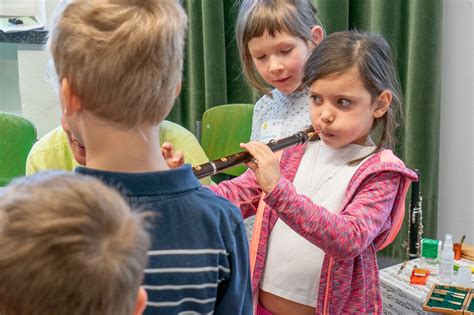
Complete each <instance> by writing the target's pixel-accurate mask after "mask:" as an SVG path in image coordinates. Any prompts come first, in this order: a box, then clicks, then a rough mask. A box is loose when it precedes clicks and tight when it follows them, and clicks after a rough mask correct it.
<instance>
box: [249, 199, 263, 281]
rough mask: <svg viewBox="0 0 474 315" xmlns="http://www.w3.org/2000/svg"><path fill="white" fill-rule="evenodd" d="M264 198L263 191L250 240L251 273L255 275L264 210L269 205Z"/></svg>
mask: <svg viewBox="0 0 474 315" xmlns="http://www.w3.org/2000/svg"><path fill="white" fill-rule="evenodd" d="M263 198H265V193H262V196H261V197H260V201H259V203H258V208H257V213H256V214H255V222H254V224H253V233H252V240H251V241H250V253H249V254H250V275H251V276H252V277H253V270H254V268H255V262H256V261H257V252H258V243H259V240H260V233H261V231H262V221H263V210H265V206H266V205H267V204H266V203H265V202H264V201H263Z"/></svg>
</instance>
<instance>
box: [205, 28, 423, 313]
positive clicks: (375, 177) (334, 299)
mask: <svg viewBox="0 0 474 315" xmlns="http://www.w3.org/2000/svg"><path fill="white" fill-rule="evenodd" d="M303 83H304V85H305V87H306V88H307V91H308V95H309V103H310V105H309V111H310V118H311V123H312V126H313V128H314V129H315V130H316V131H317V133H318V135H319V138H320V139H319V140H317V141H312V142H310V143H308V144H306V145H301V146H297V147H294V148H290V149H287V150H285V151H284V152H283V155H282V157H281V162H280V163H279V160H278V158H277V157H276V155H275V154H274V153H273V152H271V150H270V149H269V148H268V147H267V146H266V145H265V144H263V143H260V142H249V143H247V144H242V145H241V147H242V148H244V149H246V150H248V151H249V152H250V153H251V154H252V156H253V157H254V161H252V162H249V163H248V166H249V167H250V168H251V170H249V171H247V172H246V173H244V174H243V175H241V176H240V177H238V178H236V179H233V180H231V181H226V182H222V183H220V184H219V185H217V186H211V189H212V190H213V191H215V192H216V193H217V194H219V195H221V196H224V197H225V198H227V199H229V200H231V201H232V202H233V203H234V204H236V205H238V206H239V207H240V209H241V211H242V214H243V216H244V217H249V216H252V215H255V214H256V213H257V218H258V217H259V215H260V217H261V221H259V220H258V219H257V224H256V232H255V236H254V237H258V243H257V244H258V246H257V248H256V251H255V253H251V256H252V254H255V255H254V256H252V257H251V259H252V261H251V268H252V287H253V293H254V307H255V308H256V312H257V314H315V313H317V314H320V313H325V314H327V313H329V314H340V313H379V314H380V313H382V299H381V293H380V287H379V278H378V267H377V260H376V252H377V251H378V250H380V249H382V248H383V247H385V246H387V245H388V244H389V243H390V242H392V240H393V239H394V237H395V236H396V234H397V233H398V231H399V228H400V226H401V223H402V219H403V216H404V200H405V195H406V191H407V189H408V187H409V185H410V182H411V181H413V180H416V179H417V178H416V174H415V173H414V172H412V171H411V170H409V169H407V168H406V167H405V165H404V164H403V162H402V161H401V160H399V159H398V158H397V157H395V156H394V155H393V153H392V151H390V150H389V149H385V148H391V147H393V144H394V136H395V134H394V131H395V129H396V127H397V126H398V124H399V123H401V122H402V120H401V115H400V114H401V110H402V105H403V103H402V95H401V91H400V87H399V83H398V79H397V75H396V71H395V67H394V64H393V60H392V56H391V50H390V47H389V45H388V44H387V42H386V41H385V40H384V39H383V38H382V37H380V36H378V35H370V34H366V33H361V32H357V31H348V32H340V33H335V34H332V35H330V36H328V37H327V38H326V39H324V40H323V41H322V42H321V43H320V44H319V45H318V46H317V47H316V49H315V50H314V52H313V53H312V55H311V56H310V57H309V59H308V61H307V63H306V65H305V72H304V76H303ZM397 114H399V115H397ZM376 126H379V127H380V129H381V138H380V139H378V144H377V145H376V144H374V142H373V141H372V139H371V136H370V132H371V131H372V130H373V129H374V128H375V127H376ZM262 192H263V193H265V194H266V195H265V197H264V198H263V201H264V202H265V203H266V205H265V206H264V207H259V202H260V195H261V193H262ZM257 209H258V210H257ZM283 262H284V263H283Z"/></svg>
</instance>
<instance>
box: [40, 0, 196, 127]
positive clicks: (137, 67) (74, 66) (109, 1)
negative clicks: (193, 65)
mask: <svg viewBox="0 0 474 315" xmlns="http://www.w3.org/2000/svg"><path fill="white" fill-rule="evenodd" d="M186 29H187V17H186V14H185V12H184V9H183V7H182V6H181V4H180V2H179V1H178V0H63V1H62V2H61V3H60V4H59V5H58V7H57V9H56V11H55V14H54V18H53V22H52V27H51V31H50V34H49V40H48V45H49V49H50V52H51V54H52V57H53V61H54V68H55V70H56V72H57V78H58V79H59V81H61V80H62V79H63V78H67V79H68V80H69V81H70V84H71V87H72V90H73V92H74V93H75V94H76V95H77V96H79V98H80V99H81V101H82V105H83V106H84V108H85V109H87V110H89V111H90V112H92V113H93V114H95V115H96V116H98V117H100V118H103V119H106V120H108V121H110V122H114V123H118V124H119V125H122V126H125V127H130V128H134V127H138V126H139V125H143V124H147V123H148V124H151V125H156V124H158V123H160V122H161V121H162V120H163V119H164V118H165V117H166V115H167V114H168V113H169V111H170V110H171V108H172V106H173V103H174V100H175V98H176V94H177V90H178V87H179V85H180V84H181V78H182V67H183V50H184V38H185V33H186Z"/></svg>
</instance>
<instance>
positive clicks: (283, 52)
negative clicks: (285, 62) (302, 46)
mask: <svg viewBox="0 0 474 315" xmlns="http://www.w3.org/2000/svg"><path fill="white" fill-rule="evenodd" d="M292 50H293V48H288V49H284V50H282V51H281V53H282V54H283V55H287V54H289V53H290V52H291V51H292Z"/></svg>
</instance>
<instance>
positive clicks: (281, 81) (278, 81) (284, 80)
mask: <svg viewBox="0 0 474 315" xmlns="http://www.w3.org/2000/svg"><path fill="white" fill-rule="evenodd" d="M289 79H290V77H286V78H283V79H278V80H275V82H277V83H283V82H286V81H288V80H289Z"/></svg>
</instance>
